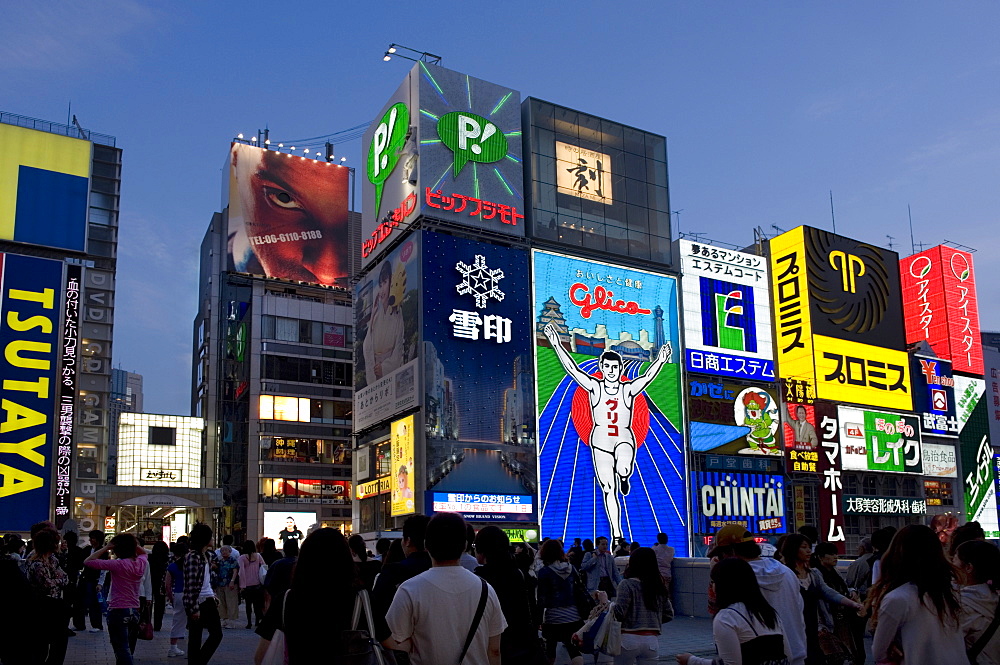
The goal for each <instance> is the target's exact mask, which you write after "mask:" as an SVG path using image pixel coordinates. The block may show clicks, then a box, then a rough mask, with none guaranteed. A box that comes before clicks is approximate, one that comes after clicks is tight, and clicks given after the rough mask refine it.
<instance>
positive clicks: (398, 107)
mask: <svg viewBox="0 0 1000 665" xmlns="http://www.w3.org/2000/svg"><path fill="white" fill-rule="evenodd" d="M409 129H410V111H409V109H407V108H406V104H404V103H402V102H398V103H396V104H393V105H392V106H390V107H389V108H388V109H387V110H386V112H385V115H383V116H382V119H381V120H380V121H379V123H378V127H376V128H375V134H374V135H372V142H371V144H370V145H369V146H368V165H367V166H368V168H367V171H368V182H370V183H371V184H373V185H375V217H376V218H378V215H379V212H380V211H381V209H382V189H383V187H384V186H385V181H386V179H387V178H388V177H389V174H391V173H392V170H393V169H394V168H396V164H397V163H398V162H399V153H400V151H401V150H402V149H403V145H404V144H405V143H406V134H407V132H409Z"/></svg>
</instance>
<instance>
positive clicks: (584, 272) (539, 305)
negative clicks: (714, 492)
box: [532, 250, 746, 556]
mask: <svg viewBox="0 0 1000 665" xmlns="http://www.w3.org/2000/svg"><path fill="white" fill-rule="evenodd" d="M532 258H533V263H534V295H533V298H532V302H533V303H534V308H535V310H534V314H535V328H534V338H535V354H536V355H535V364H536V367H537V372H538V375H537V382H536V385H537V393H538V405H539V414H538V431H539V464H538V465H539V476H540V477H539V496H540V497H544V499H543V500H542V505H541V513H542V515H541V525H542V532H543V534H544V535H547V536H548V535H551V537H553V538H564V539H565V538H573V537H576V536H577V535H578V534H583V535H585V534H602V533H603V534H606V535H610V536H612V537H625V538H628V539H629V540H638V541H639V542H647V543H651V542H654V541H655V539H656V534H657V533H659V532H661V531H662V532H664V533H666V534H667V535H668V537H669V539H670V542H671V543H674V546H675V547H676V548H677V553H678V556H683V555H684V554H682V552H686V549H687V546H686V543H687V526H686V525H687V508H686V505H687V499H686V497H685V494H686V489H685V487H686V478H685V472H684V437H683V435H682V432H681V428H682V423H683V420H682V409H683V406H682V402H683V400H684V396H683V393H682V392H681V386H680V365H679V357H678V356H679V345H678V339H679V330H678V321H677V288H676V280H675V279H674V278H672V277H667V276H665V275H657V274H655V273H650V272H645V271H641V270H636V269H632V268H625V267H622V266H617V265H612V264H607V263H602V262H598V261H592V260H588V259H583V258H574V257H570V256H564V255H561V254H553V253H549V252H542V251H537V250H536V251H535V252H533V255H532ZM745 431H746V430H745Z"/></svg>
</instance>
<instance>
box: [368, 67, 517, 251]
mask: <svg viewBox="0 0 1000 665" xmlns="http://www.w3.org/2000/svg"><path fill="white" fill-rule="evenodd" d="M363 145H364V146H365V155H366V163H365V179H364V181H363V182H362V197H363V201H364V202H363V206H362V209H363V211H364V212H363V219H362V244H361V247H360V248H358V250H360V253H361V258H362V265H367V264H368V263H369V262H370V261H371V260H373V259H374V258H375V257H376V256H377V255H378V253H379V248H380V245H382V244H383V243H390V242H392V241H393V240H394V239H395V238H397V237H398V236H399V235H400V234H401V233H402V231H403V230H404V229H405V228H406V227H408V226H409V225H410V224H411V223H412V222H413V221H414V220H416V219H417V218H418V217H419V216H420V215H421V214H424V215H428V216H431V217H434V218H436V219H440V220H443V221H446V222H450V223H454V224H460V225H462V226H471V227H474V228H480V229H486V230H489V231H491V232H493V233H502V234H505V235H515V236H523V235H524V195H523V192H522V188H523V186H524V185H523V177H522V172H521V95H520V93H518V92H517V91H516V90H511V89H509V88H504V87H502V86H499V85H496V84H494V83H489V82H487V81H483V80H480V79H477V78H473V77H471V76H468V75H466V74H461V73H459V72H454V71H451V70H449V69H445V68H443V67H440V66H438V65H432V64H429V63H426V62H418V63H417V64H416V65H414V66H413V69H412V70H411V71H410V72H409V74H407V77H406V79H405V80H404V81H403V83H402V84H401V85H400V86H399V88H398V89H397V90H396V92H395V93H394V94H393V95H392V97H390V99H389V101H388V102H387V103H386V104H385V106H383V107H382V110H381V111H380V112H379V113H378V114H377V115H376V116H375V118H374V119H373V122H372V124H371V126H370V127H369V128H368V130H367V131H366V132H365V135H364V138H363ZM358 250H355V251H358Z"/></svg>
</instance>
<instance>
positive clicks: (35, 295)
mask: <svg viewBox="0 0 1000 665" xmlns="http://www.w3.org/2000/svg"><path fill="white" fill-rule="evenodd" d="M8 295H9V296H10V299H11V300H26V301H28V302H37V303H39V304H40V305H41V306H42V307H44V308H45V309H52V307H53V305H54V303H55V299H56V292H55V289H42V290H41V291H22V290H21V289H11V290H10V293H9V294H8Z"/></svg>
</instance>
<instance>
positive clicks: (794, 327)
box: [771, 226, 815, 385]
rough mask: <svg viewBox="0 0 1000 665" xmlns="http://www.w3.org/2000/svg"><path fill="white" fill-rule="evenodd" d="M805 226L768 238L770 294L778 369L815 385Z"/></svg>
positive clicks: (793, 377) (789, 375) (786, 377)
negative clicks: (769, 244)
mask: <svg viewBox="0 0 1000 665" xmlns="http://www.w3.org/2000/svg"><path fill="white" fill-rule="evenodd" d="M804 234H805V227H801V226H800V227H799V228H797V229H793V230H791V231H789V232H787V233H783V234H782V235H780V236H778V237H776V238H774V239H772V240H771V294H772V298H773V300H774V302H773V311H774V321H775V325H776V327H777V331H776V332H777V334H776V336H775V340H774V345H775V347H776V349H777V358H778V373H779V374H780V375H781V378H783V379H795V380H798V381H805V382H807V383H808V385H814V382H815V369H814V367H813V340H812V324H811V321H810V315H809V285H808V280H807V270H806V250H805V238H804Z"/></svg>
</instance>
